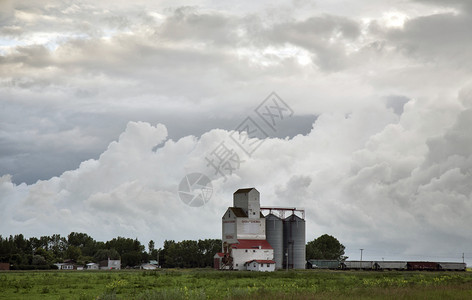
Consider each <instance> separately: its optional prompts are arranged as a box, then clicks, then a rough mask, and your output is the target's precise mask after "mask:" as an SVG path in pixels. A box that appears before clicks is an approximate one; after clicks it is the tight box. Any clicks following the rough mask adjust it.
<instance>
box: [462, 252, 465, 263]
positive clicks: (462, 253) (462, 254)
mask: <svg viewBox="0 0 472 300" xmlns="http://www.w3.org/2000/svg"><path fill="white" fill-rule="evenodd" d="M462 263H465V261H464V252H462Z"/></svg>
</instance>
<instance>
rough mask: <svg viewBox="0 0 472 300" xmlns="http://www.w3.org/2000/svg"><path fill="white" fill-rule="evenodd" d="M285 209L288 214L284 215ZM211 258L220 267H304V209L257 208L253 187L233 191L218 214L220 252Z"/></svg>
mask: <svg viewBox="0 0 472 300" xmlns="http://www.w3.org/2000/svg"><path fill="white" fill-rule="evenodd" d="M263 211H266V212H267V215H266V216H264V214H263V213H262V212H263ZM287 211H288V212H291V215H289V216H288V217H286V218H285V213H286V212H287ZM297 214H301V217H300V216H298V215H297ZM214 260H215V268H216V269H223V270H255V271H274V270H275V269H282V268H290V269H304V268H305V219H304V211H303V210H299V209H296V208H274V207H261V206H260V194H259V192H258V191H257V190H256V189H255V188H245V189H239V190H237V191H236V192H235V193H234V194H233V206H232V207H228V209H227V210H226V212H225V213H224V215H223V217H222V252H219V253H217V254H216V255H215V257H214Z"/></svg>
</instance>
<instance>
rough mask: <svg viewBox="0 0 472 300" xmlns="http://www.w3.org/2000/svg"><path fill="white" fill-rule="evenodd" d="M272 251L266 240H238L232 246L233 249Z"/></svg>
mask: <svg viewBox="0 0 472 300" xmlns="http://www.w3.org/2000/svg"><path fill="white" fill-rule="evenodd" d="M259 246H260V247H261V249H273V248H272V246H271V245H270V244H269V242H268V241H266V240H238V243H237V244H232V245H231V248H233V249H259Z"/></svg>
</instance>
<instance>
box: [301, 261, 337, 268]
mask: <svg viewBox="0 0 472 300" xmlns="http://www.w3.org/2000/svg"><path fill="white" fill-rule="evenodd" d="M307 266H308V267H307V268H308V269H331V270H336V269H340V262H339V261H338V260H324V259H310V260H308V262H307Z"/></svg>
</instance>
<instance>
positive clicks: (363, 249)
mask: <svg viewBox="0 0 472 300" xmlns="http://www.w3.org/2000/svg"><path fill="white" fill-rule="evenodd" d="M359 250H361V261H362V251H364V249H359Z"/></svg>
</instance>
